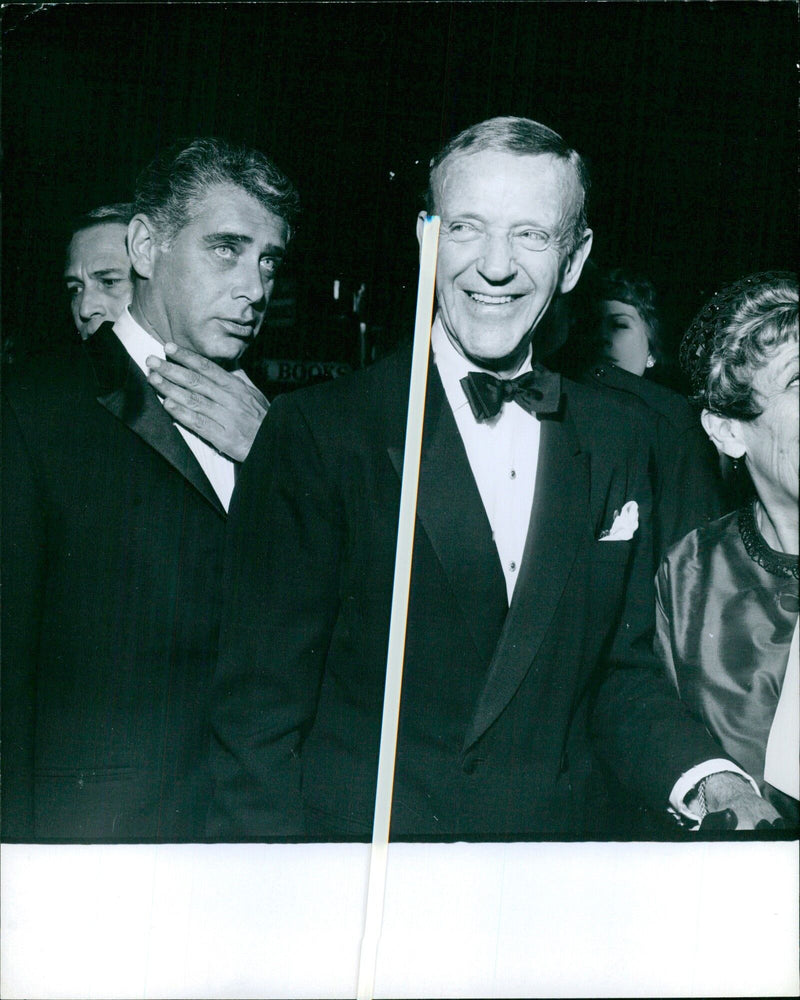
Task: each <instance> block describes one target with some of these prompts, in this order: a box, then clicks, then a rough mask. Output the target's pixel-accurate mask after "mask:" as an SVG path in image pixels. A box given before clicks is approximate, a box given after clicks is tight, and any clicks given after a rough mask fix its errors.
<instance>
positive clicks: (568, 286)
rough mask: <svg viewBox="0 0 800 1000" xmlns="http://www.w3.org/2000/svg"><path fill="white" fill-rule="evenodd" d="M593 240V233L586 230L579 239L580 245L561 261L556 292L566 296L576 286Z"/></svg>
mask: <svg viewBox="0 0 800 1000" xmlns="http://www.w3.org/2000/svg"><path fill="white" fill-rule="evenodd" d="M593 238H594V233H592V231H591V229H587V230H586V231H585V232H584V234H583V236H582V237H581V241H580V243H579V244H578V245H577V246H576V247H575V249H574V250H573V251H572V253H571V254H570V255H569V257H567V258H565V260H564V261H562V264H561V278H560V280H559V284H558V290H559V292H560V293H561V294H562V295H566V293H567V292H571V291H572V289H573V288H574V287H575V286H576V285H577V284H578V278H580V276H581V271H582V270H583V265H584V264H585V263H586V260H587V258H588V256H589V251H590V250H591V249H592V239H593Z"/></svg>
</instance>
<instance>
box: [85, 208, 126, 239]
mask: <svg viewBox="0 0 800 1000" xmlns="http://www.w3.org/2000/svg"><path fill="white" fill-rule="evenodd" d="M132 218H133V204H132V202H129V201H117V202H114V204H113V205H98V207H97V208H90V209H89V211H88V212H82V213H81V214H80V215H78V216H76V217H75V218H74V219H73V220H72V223H71V225H70V239H71V238H72V237H73V236H74V235H75V233H79V232H80V231H81V230H82V229H91V228H92V226H100V225H102V224H103V223H105V222H117V223H119V224H120V225H121V226H127V225H128V223H129V222H130V221H131V219H132Z"/></svg>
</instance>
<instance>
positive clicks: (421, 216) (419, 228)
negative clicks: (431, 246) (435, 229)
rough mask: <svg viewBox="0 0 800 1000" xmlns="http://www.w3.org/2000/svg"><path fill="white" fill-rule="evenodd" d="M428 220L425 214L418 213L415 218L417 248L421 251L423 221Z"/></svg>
mask: <svg viewBox="0 0 800 1000" xmlns="http://www.w3.org/2000/svg"><path fill="white" fill-rule="evenodd" d="M427 218H428V213H427V212H424V211H423V212H420V213H419V215H418V216H417V243H419V248H420V250H422V230H423V228H424V227H425V220H426V219H427Z"/></svg>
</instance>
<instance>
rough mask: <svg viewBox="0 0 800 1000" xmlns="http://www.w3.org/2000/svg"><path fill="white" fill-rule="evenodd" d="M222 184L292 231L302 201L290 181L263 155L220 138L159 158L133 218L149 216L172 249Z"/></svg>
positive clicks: (143, 183)
mask: <svg viewBox="0 0 800 1000" xmlns="http://www.w3.org/2000/svg"><path fill="white" fill-rule="evenodd" d="M217 184H232V185H234V186H235V187H239V188H242V190H244V191H246V192H247V193H248V194H249V195H251V196H252V197H253V198H255V199H256V201H258V202H259V203H260V204H261V205H263V207H264V208H266V209H267V211H269V212H271V213H273V214H274V215H277V216H278V217H279V218H280V219H283V221H284V222H285V223H286V225H287V226H288V227H289V232H290V234H291V232H292V231H293V228H294V225H295V222H296V219H297V216H298V214H299V211H300V198H299V195H298V193H297V190H296V188H295V187H294V185H293V184H292V182H291V181H290V180H289V178H288V177H286V175H285V174H284V173H283V172H282V171H281V170H280V169H279V168H278V167H277V166H276V165H275V164H274V163H273V162H272V160H270V159H269V158H268V157H267V156H265V155H264V154H263V153H260V152H258V151H257V150H254V149H249V148H247V147H246V146H237V145H233V144H232V143H229V142H227V141H226V140H225V139H218V138H200V139H194V140H193V141H192V142H190V143H189V144H188V145H186V144H184V143H179V144H176V145H174V146H171V147H170V148H168V149H166V150H165V151H164V152H163V153H161V154H160V155H159V156H157V157H156V158H155V159H154V160H153V161H152V163H150V164H149V165H148V166H147V167H145V169H144V170H143V171H142V173H141V174H140V175H139V178H138V180H137V182H136V193H135V195H134V202H133V208H134V214H139V213H141V214H142V215H146V216H147V218H148V219H149V220H150V221H151V222H152V224H153V225H154V227H155V229H156V231H157V232H158V234H159V236H160V238H161V239H163V240H164V241H165V242H166V243H169V242H171V241H172V240H173V239H174V238H175V236H176V235H177V234H178V232H179V231H180V230H181V229H182V228H183V227H184V226H185V225H186V224H187V223H188V222H189V221H191V217H192V211H193V208H194V206H195V205H196V204H197V202H198V201H199V200H200V199H201V198H202V197H203V195H204V194H205V193H206V192H207V191H208V189H209V188H211V187H212V186H214V185H217Z"/></svg>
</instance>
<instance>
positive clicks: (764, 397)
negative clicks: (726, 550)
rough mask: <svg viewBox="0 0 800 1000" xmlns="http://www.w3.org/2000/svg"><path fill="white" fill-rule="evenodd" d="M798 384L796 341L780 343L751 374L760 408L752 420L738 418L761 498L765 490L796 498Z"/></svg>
mask: <svg viewBox="0 0 800 1000" xmlns="http://www.w3.org/2000/svg"><path fill="white" fill-rule="evenodd" d="M798 384H800V376H798V349H797V341H789V342H788V343H786V344H782V345H781V346H780V347H779V348H778V349H777V350H776V351H775V353H774V354H773V355H772V356H771V357H770V358H769V360H768V361H767V362H766V364H765V365H763V366H762V367H761V368H759V369H758V371H756V373H755V374H754V376H753V389H754V391H755V397H756V402H757V403H758V404H759V406H760V407H761V409H762V411H763V412H762V413H761V416H759V417H756V419H755V420H751V421H741V423H740V432H741V438H742V442H743V443H744V448H745V455H746V456H747V468H748V471H749V472H750V476H751V478H752V480H753V483H754V484H755V487H756V489H757V490H758V493H759V496H761V498H762V500H763V499H764V493H765V492H767V493H768V494H769V495H770V496H772V497H774V498H775V499H777V500H779V501H781V502H787V501H788V502H791V503H793V504H795V505H796V504H797V502H798V492H799V490H798V449H800V440H799V438H798V431H799V430H800V391H798Z"/></svg>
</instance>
